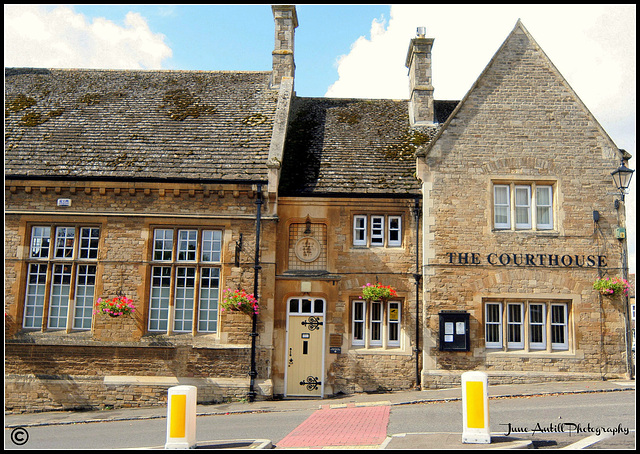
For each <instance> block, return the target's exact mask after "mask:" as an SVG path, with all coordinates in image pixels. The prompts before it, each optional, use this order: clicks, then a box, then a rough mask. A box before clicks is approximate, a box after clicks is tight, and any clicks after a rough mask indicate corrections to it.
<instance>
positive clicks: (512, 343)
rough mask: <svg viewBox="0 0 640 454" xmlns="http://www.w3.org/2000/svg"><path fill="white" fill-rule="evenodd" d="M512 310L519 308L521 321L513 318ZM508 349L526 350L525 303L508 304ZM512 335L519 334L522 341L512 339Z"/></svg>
mask: <svg viewBox="0 0 640 454" xmlns="http://www.w3.org/2000/svg"><path fill="white" fill-rule="evenodd" d="M510 308H519V312H520V320H519V321H518V320H514V319H513V318H512V314H513V312H512V311H511V310H510ZM506 319H507V320H506V321H507V348H512V349H523V348H524V303H513V302H508V303H507V317H506ZM512 334H518V335H519V337H520V340H519V341H518V340H514V339H512V337H511V335H512Z"/></svg>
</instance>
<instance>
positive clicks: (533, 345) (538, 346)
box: [527, 301, 547, 350]
mask: <svg viewBox="0 0 640 454" xmlns="http://www.w3.org/2000/svg"><path fill="white" fill-rule="evenodd" d="M532 306H540V307H541V308H542V314H541V316H542V320H540V321H539V322H538V321H536V320H533V316H532V310H531V307H532ZM527 315H528V321H529V348H530V349H532V350H545V349H546V348H547V305H546V304H545V303H538V302H533V301H532V302H530V303H529V304H528V305H527ZM533 327H540V330H541V335H542V340H541V341H540V342H534V341H533V339H532V337H533ZM536 329H537V328H536Z"/></svg>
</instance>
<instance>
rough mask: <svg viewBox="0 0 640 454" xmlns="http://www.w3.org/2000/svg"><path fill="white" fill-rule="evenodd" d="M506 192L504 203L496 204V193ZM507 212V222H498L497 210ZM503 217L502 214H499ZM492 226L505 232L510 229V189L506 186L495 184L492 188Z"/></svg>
mask: <svg viewBox="0 0 640 454" xmlns="http://www.w3.org/2000/svg"><path fill="white" fill-rule="evenodd" d="M499 190H506V191H507V194H506V203H498V191H499ZM505 208H506V210H507V222H498V219H497V217H498V209H501V210H504V209H505ZM501 215H503V213H501ZM493 224H494V227H495V228H496V229H499V230H506V229H510V228H511V187H510V186H509V185H508V184H496V185H494V186H493Z"/></svg>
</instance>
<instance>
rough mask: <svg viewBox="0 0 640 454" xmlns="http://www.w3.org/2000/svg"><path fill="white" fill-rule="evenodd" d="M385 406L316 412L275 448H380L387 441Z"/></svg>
mask: <svg viewBox="0 0 640 454" xmlns="http://www.w3.org/2000/svg"><path fill="white" fill-rule="evenodd" d="M390 408H391V407H389V406H388V405H385V406H375V407H373V406H372V407H350V408H337V409H335V408H329V409H322V410H317V411H316V412H314V413H313V414H312V415H311V416H309V417H308V418H307V419H306V420H305V421H304V422H303V423H302V424H300V425H299V426H298V427H296V428H295V429H294V430H293V431H292V432H291V433H290V434H289V435H287V436H286V437H284V438H283V439H282V440H280V441H279V442H278V443H276V446H277V447H278V448H318V447H324V446H373V445H380V444H381V443H382V442H383V441H384V440H385V439H386V437H387V424H388V423H389V411H390Z"/></svg>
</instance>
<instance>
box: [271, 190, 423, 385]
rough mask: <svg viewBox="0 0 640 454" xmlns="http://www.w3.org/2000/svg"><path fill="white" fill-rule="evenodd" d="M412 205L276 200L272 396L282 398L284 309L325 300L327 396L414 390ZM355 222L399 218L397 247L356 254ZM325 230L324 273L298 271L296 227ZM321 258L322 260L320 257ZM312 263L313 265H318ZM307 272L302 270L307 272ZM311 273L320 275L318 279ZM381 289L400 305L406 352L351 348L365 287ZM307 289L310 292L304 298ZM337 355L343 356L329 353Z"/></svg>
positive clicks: (368, 249) (350, 200)
mask: <svg viewBox="0 0 640 454" xmlns="http://www.w3.org/2000/svg"><path fill="white" fill-rule="evenodd" d="M413 204H414V201H413V200H412V199H395V200H393V199H358V198H333V199H332V198H323V199H320V198H294V197H283V198H281V199H280V200H279V205H278V212H279V216H280V222H279V223H278V230H277V236H278V238H279V241H278V243H277V260H276V263H277V267H278V269H277V276H278V279H277V280H276V282H277V285H276V297H275V301H276V303H275V304H276V305H275V311H274V314H275V317H276V319H275V321H274V330H275V332H274V346H275V350H274V355H273V357H274V367H273V374H272V377H273V380H274V393H276V394H283V393H284V390H285V383H284V379H285V369H286V368H287V363H286V351H285V346H286V342H287V339H286V323H287V306H286V302H287V300H288V298H290V297H301V296H302V297H305V298H307V297H312V298H315V297H317V298H324V299H325V300H326V301H327V306H326V313H325V324H324V325H323V326H324V330H325V345H326V347H325V352H324V353H325V354H324V356H325V364H324V379H325V380H326V381H325V395H332V394H336V393H340V392H343V393H353V392H362V391H367V392H375V391H381V390H400V389H410V388H412V387H414V386H415V384H416V356H415V352H414V350H413V348H414V345H415V326H416V320H415V317H416V300H415V295H416V287H415V280H414V276H413V273H414V271H415V261H416V256H415V254H416V251H417V247H416V244H415V242H416V241H415V233H416V226H415V219H414V217H413V215H412V212H411V208H412V207H413ZM356 214H369V215H387V216H388V215H394V216H395V215H397V216H401V217H402V245H401V246H400V247H354V245H353V216H354V215H356ZM307 219H308V220H309V222H310V223H311V224H312V225H317V224H322V225H325V226H326V229H327V240H326V241H327V243H326V244H325V245H323V247H324V248H325V249H326V269H322V270H312V271H311V272H308V273H307V274H305V270H299V269H296V266H298V265H300V262H299V261H296V260H293V261H290V247H291V246H292V243H291V241H287V239H288V238H289V233H290V229H289V226H290V225H291V224H300V223H302V224H303V225H304V223H305V221H306V220H307ZM321 257H323V256H322V255H321ZM314 263H315V262H314ZM302 265H303V266H304V264H302ZM313 272H319V273H320V274H318V275H314V274H313ZM376 282H381V283H383V284H384V285H390V286H392V287H393V288H394V289H395V290H396V291H397V293H398V297H399V299H400V301H402V305H401V325H402V326H401V345H400V346H399V347H387V348H383V347H376V348H366V347H362V346H354V345H352V334H353V333H352V325H351V317H352V314H351V311H352V301H353V300H354V299H360V297H361V294H362V286H364V285H365V284H367V283H376ZM303 283H306V284H308V285H309V287H308V288H307V289H305V290H304V291H303ZM331 347H339V348H340V352H339V353H336V352H335V351H334V352H331Z"/></svg>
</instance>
